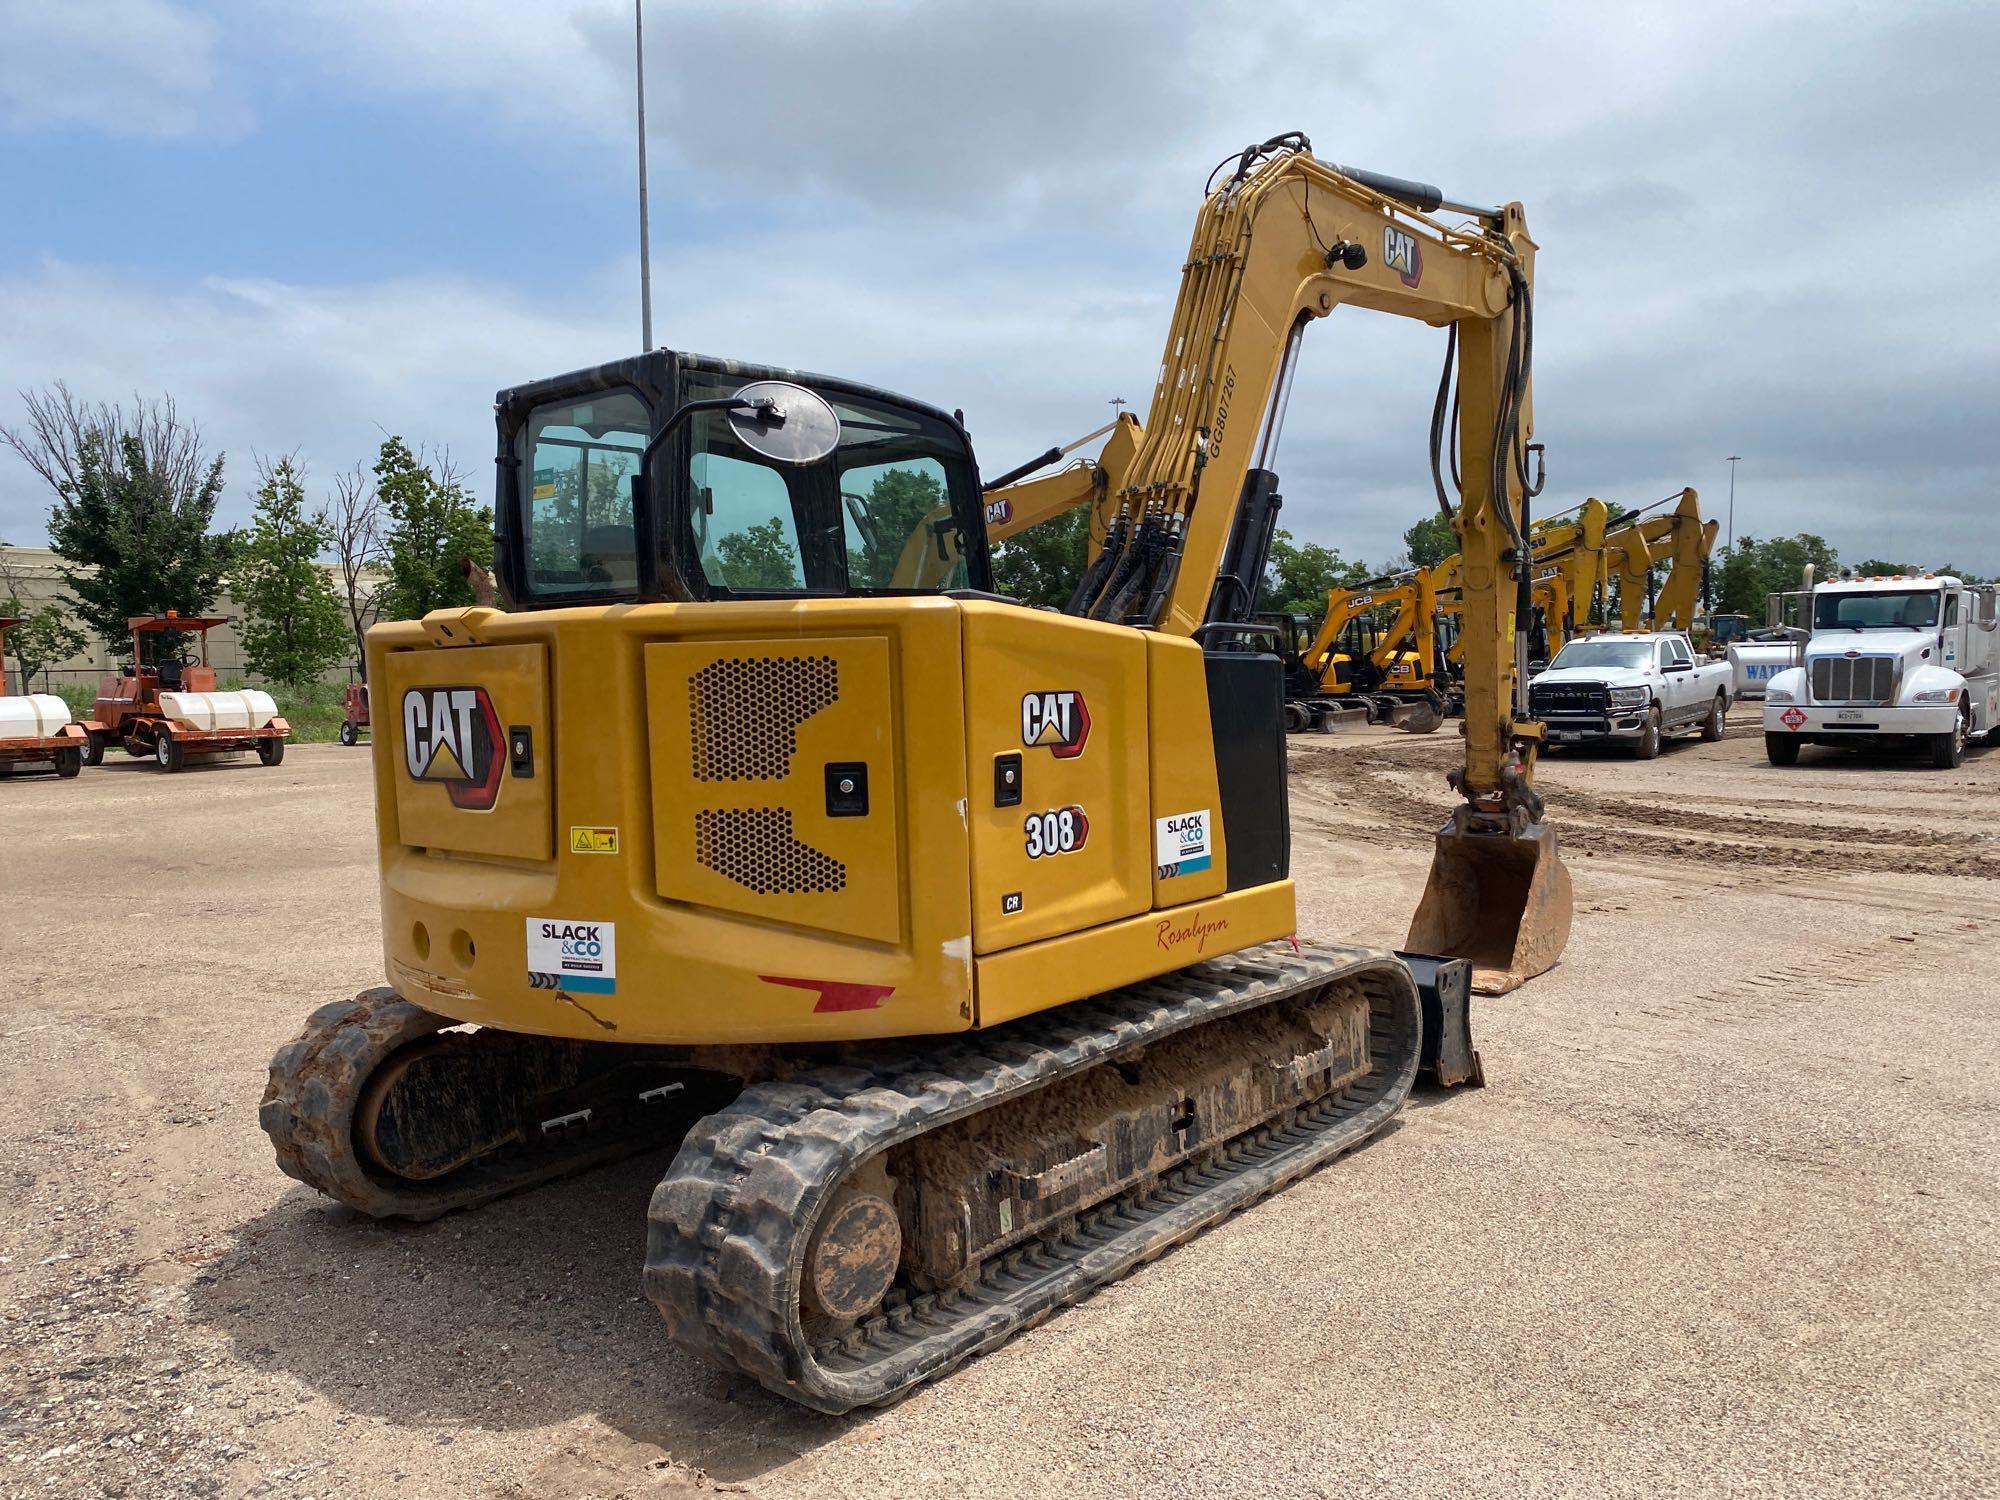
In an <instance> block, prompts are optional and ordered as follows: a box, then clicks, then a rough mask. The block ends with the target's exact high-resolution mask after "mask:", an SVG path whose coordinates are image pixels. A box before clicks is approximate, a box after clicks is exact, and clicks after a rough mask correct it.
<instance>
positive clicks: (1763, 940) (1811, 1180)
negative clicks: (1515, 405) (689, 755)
mask: <svg viewBox="0 0 2000 1500" xmlns="http://www.w3.org/2000/svg"><path fill="white" fill-rule="evenodd" d="M1754 731H1755V720H1754V716H1753V715H1752V713H1751V712H1750V711H1748V710H1746V711H1744V712H1743V713H1741V714H1739V716H1738V717H1737V719H1736V720H1735V721H1734V722H1733V723H1732V725H1731V730H1730V734H1729V736H1728V738H1726V739H1725V740H1724V741H1723V742H1722V743H1721V744H1718V745H1697V744H1692V743H1682V744H1675V745H1673V746H1671V747H1670V748H1669V750H1668V752H1667V753H1666V754H1665V755H1664V756H1663V757H1662V758H1661V759H1660V760H1658V761H1655V762H1652V763H1650V764H1640V763H1635V762H1631V761H1629V760H1626V759H1623V758H1622V757H1619V756H1616V755H1610V754H1605V755H1594V754H1587V753H1571V754H1567V755H1564V756H1562V757H1560V758H1556V759H1553V760H1551V761H1550V762H1549V764H1548V766H1547V769H1546V771H1545V774H1544V776H1543V786H1544V789H1545V791H1546V792H1547V795H1548V799H1549V803H1550V806H1551V808H1552V811H1553V815H1554V817H1555V818H1556V819H1557V821H1558V823H1559V825H1560V827H1561V829H1562V838H1563V840H1564V848H1565V851H1566V854H1567V857H1568V860H1569V864H1570V868H1571V870H1572V872H1573V874H1574V877H1575V883H1576V891H1577V924H1576V930H1575V934H1574V937H1573V938H1572V941H1571V944H1570V949H1569V955H1568V958H1567V960H1566V962H1565V963H1564V964H1563V965H1562V966H1561V967H1560V968H1558V969H1557V970H1555V971H1554V972H1552V973H1551V974H1549V975H1547V976H1545V977H1544V978H1542V979H1541V980H1538V981H1537V982H1535V983H1534V984H1533V985H1532V986H1530V987H1529V988H1528V989H1526V990H1524V991H1522V992H1520V993H1519V994H1517V995H1514V996H1510V997H1506V998H1504V999H1499V1000H1491V1001H1485V1002H1482V1004H1481V1007H1480V1009H1479V1010H1478V1011H1477V1013H1476V1016H1475V1021H1476V1025H1477V1028H1478V1035H1479V1042H1480V1046H1481V1049H1482V1052H1483V1054H1484V1057H1485V1061H1486V1068H1487V1076H1488V1079H1489V1083H1490V1087H1488V1088H1487V1089H1485V1090H1484V1091H1483V1092H1469V1091H1459V1092H1455V1093H1451V1094H1441V1095H1432V1096H1424V1097H1420V1098H1419V1099H1418V1101H1417V1102H1416V1104H1415V1105H1414V1107H1413V1108H1411V1109H1410V1110H1409V1111H1407V1112H1406V1113H1405V1115H1404V1116H1403V1117H1402V1120H1401V1122H1400V1123H1399V1125H1398V1126H1397V1127H1396V1128H1395V1129H1394V1130H1393V1131H1392V1132H1391V1133H1390V1134H1388V1135H1387V1136H1385V1137H1383V1138H1381V1139H1379V1140H1378V1141H1376V1142H1375V1143H1374V1144H1373V1145H1371V1146H1369V1147H1368V1148H1367V1149H1365V1150H1363V1151H1361V1152H1359V1153H1358V1154H1356V1155H1355V1156H1353V1157H1350V1158H1348V1159H1347V1160H1345V1161H1344V1162H1342V1163H1341V1164H1339V1165H1338V1166H1336V1167H1334V1168H1332V1169H1330V1170H1328V1171H1325V1172H1322V1173H1320V1174H1319V1175H1317V1176H1315V1177H1313V1178H1311V1179H1309V1180H1308V1181H1306V1182H1305V1183H1303V1184H1301V1185H1299V1186H1298V1187H1296V1188H1294V1189H1293V1190H1292V1191H1290V1192H1288V1193H1286V1194H1284V1195H1283V1196H1281V1197H1279V1198H1277V1199H1274V1200H1271V1201H1269V1202H1267V1203H1264V1204H1262V1205H1259V1206H1258V1207H1256V1208H1253V1209H1252V1210H1250V1211H1249V1212H1247V1213H1244V1214H1242V1215H1239V1216H1238V1217H1236V1218H1234V1219H1232V1220H1230V1221H1229V1222H1228V1223H1226V1224H1224V1225H1222V1226H1220V1227H1219V1228H1217V1229H1215V1230H1214V1231H1212V1232H1210V1233H1208V1234H1206V1235H1204V1236H1202V1237H1201V1238H1200V1239H1198V1240H1196V1241H1195V1242H1194V1243H1192V1244H1190V1245H1188V1246H1186V1247H1184V1248H1182V1249H1180V1250H1178V1251H1176V1252H1175V1253H1174V1254H1172V1255H1170V1256H1168V1257H1166V1258H1165V1259H1164V1260H1162V1261H1160V1262H1159V1263H1157V1264H1156V1265H1154V1266H1152V1267H1150V1268H1149V1269H1147V1270H1146V1271H1144V1272H1143V1273H1141V1274H1140V1275H1138V1276H1135V1277H1134V1278H1132V1279H1130V1280H1128V1281H1125V1282H1123V1283H1120V1284H1118V1285H1117V1286H1114V1287H1112V1288H1109V1289H1108V1290H1106V1291H1105V1292H1103V1293H1100V1294H1099V1295H1098V1296H1097V1297H1095V1298H1094V1299H1093V1300H1091V1301H1090V1302H1089V1303H1088V1304H1086V1305H1085V1306H1083V1307H1082V1308H1079V1309H1076V1310H1073V1311H1071V1312H1069V1313H1067V1314H1065V1315H1063V1316H1062V1317H1059V1318H1057V1319H1055V1320H1054V1321H1053V1322H1051V1323H1049V1324H1047V1325H1045V1326H1043V1327H1042V1328H1040V1329H1038V1330H1036V1331H1034V1332H1032V1333H1030V1334H1027V1335H1026V1336H1024V1337H1022V1338H1019V1339H1017V1340H1015V1341H1014V1342H1013V1343H1011V1344H1009V1345H1007V1346H1006V1347H1005V1348H1004V1349H1002V1350H1000V1351H998V1352H997V1353H995V1354H992V1355H989V1356H987V1357H985V1358H983V1359H980V1360H977V1361H975V1362H974V1363H972V1364H971V1365H969V1366H967V1367H965V1368H964V1369H962V1370H961V1371H960V1372H959V1373H958V1374H956V1375H954V1376H953V1377H952V1378H950V1379H949V1380H947V1381H945V1382H943V1383H942V1384H939V1385H935V1386H932V1387H929V1388H927V1389H925V1390H923V1391H921V1392H919V1393H918V1394H916V1395H915V1396H913V1397H911V1398H910V1399H908V1400H906V1401H904V1402H902V1403H901V1404H900V1405H897V1406H894V1407H892V1408H890V1409H888V1410H886V1411H881V1412H877V1413H874V1414H871V1415H865V1416H861V1417H856V1418H848V1419H831V1418H822V1417H817V1416H813V1415H810V1414H807V1413H804V1412H801V1411H798V1410H796V1409H794V1408H792V1407H790V1406H788V1405H787V1404H785V1403H783V1402H781V1401H778V1400H776V1399H774V1398H772V1397H769V1396H767V1395H766V1394H764V1393H763V1392H762V1391H760V1390H758V1389H756V1388H754V1387H751V1386H747V1385H745V1384H744V1383H742V1382H740V1381H736V1380H732V1379H730V1378H727V1377H724V1376H722V1375H719V1374H716V1373H713V1372H711V1371H708V1370H706V1369H704V1368H701V1367H698V1366H696V1365H693V1364H692V1363H690V1362H689V1361H687V1360H685V1359H683V1358H682V1357H681V1356H680V1355H678V1354H677V1353H676V1352H675V1351H674V1350H673V1349H672V1348H670V1347H669V1346H668V1345H667V1344H666V1342H665V1340H664V1337H663V1335H662V1331H661V1329H660V1328H659V1325H658V1319H657V1316H656V1315H655V1314H654V1312H653V1311H652V1309H651V1308H650V1307H649V1306H648V1305H647V1304H646V1303H645V1301H644V1300H643V1299H642V1298H641V1296H640V1295H639V1290H638V1275H637V1268H638V1262H639V1256H640V1251H641V1245H642V1240H643V1235H642V1213H643V1210H644V1205H645V1201H646V1197H647V1194H648V1192H649V1190H650V1187H651V1184H652V1182H653V1180H654V1179H655V1178H656V1177H657V1176H658V1174H659V1172H660V1170H661V1169H662V1168H663V1166H664V1163H663V1162H661V1161H658V1160H635V1161H631V1162H627V1163H624V1164H621V1165H618V1166H615V1167H611V1168H607V1169H603V1170H600V1171H597V1172H594V1173H590V1174H588V1175H586V1176H584V1177H582V1178H579V1179H576V1180H574V1181H571V1182H567V1183H562V1184H559V1185H557V1186H555V1187H552V1188H547V1189H543V1190H542V1191H540V1192H537V1193H533V1194H529V1195H526V1196H523V1197H521V1198H518V1199H514V1200H509V1201H506V1202H503V1203H501V1204H498V1205H495V1206H493V1207H490V1208H487V1209H485V1210H482V1211H481V1212H479V1213H476V1214H472V1215H461V1216H457V1217H454V1218H450V1219H447V1220H444V1221H442V1222H440V1223H437V1224H433V1225H428V1226H420V1227H409V1226H393V1225H380V1224H375V1223H371V1222H369V1221H366V1220H361V1219H358V1218H356V1217H354V1216H353V1215H351V1214H349V1213H347V1212H345V1211H344V1210H340V1209H338V1208H334V1207H331V1206H329V1205H327V1204H326V1203H324V1202H323V1201H320V1200H318V1199H316V1198H314V1197H313V1196H311V1195H310V1194H308V1193H307V1192H305V1191H304V1190H303V1189H301V1188H299V1187H297V1186H296V1185H295V1184H293V1183H291V1182H290V1181H289V1180H288V1179H286V1178H284V1177H281V1176H280V1175H279V1174H278V1173H277V1171H276V1169H275V1168H274V1166H273V1165H272V1163H271V1159H270V1153H269V1149H268V1147H267V1145H266V1143H265V1141H264V1138H263V1136H262V1134H261V1133H260V1132H259V1131H258V1129H257V1124H256V1101H257V1097H258V1094H259V1093H260V1091H261V1088H262V1084H263V1074H264V1068H265V1064H266V1062H267V1060H268V1059H269V1056H270V1054H271V1052H272V1051H273V1050H274V1049H275V1048H276V1047H277V1046H278V1045H279V1044H280V1043H282V1042H284V1041H285V1040H287V1039H288V1038H289V1037H290V1036H291V1035H292V1034H293V1033H294V1032H295V1031H296V1030H297V1028H298V1025H299V1023H300V1021H301V1019H302V1018H303V1017H304V1015H305V1014H306V1012H308V1011H309V1010H311V1009H312V1008H313V1007H314V1006H316V1005H318V1004H321V1003H323V1002H324V1001H327V1000H331V999H336V998H341V997H344V996H346V995H348V994H351V993H352V992H353V991H355V990H356V989H359V988H361V987H363V986H366V985H369V984H373V983H376V982H378V975H377V972H376V970H377V962H378V959H377V950H376V946H375V906H374V870H373V845H372V828H371V816H370V811H369V803H368V798H367V790H368V767H367V758H366V756H365V755H363V754H361V753H359V752H354V751H343V750H341V749H339V748H337V747H331V746H327V747H306V748H297V749H294V751H293V752H292V753H291V754H290V755H289V756H288V757H287V758H286V760H285V763H284V764H283V765H282V766H281V767H279V768H277V769H275V770H266V769H263V768H259V767H257V766H256V765H255V764H254V762H243V763H238V764H231V765H222V766H216V767H212V768H207V767H204V768H198V769H194V770H190V771H189V772H187V773H185V774H184V775H182V776H180V777H178V778H167V777H163V776H160V775H158V774H157V773H155V772H153V771H151V770H149V769H147V768H145V767H142V766H140V765H137V764H128V763H125V762H123V761H122V759H121V758H117V757H114V758H113V760H112V761H111V762H108V763H107V764H106V765H105V766H104V767H103V768H101V769H99V770H92V771H88V772H86V773H85V775H84V776H83V778H82V779H81V780H79V781H74V782H56V781H55V780H53V779H52V778H49V777H44V776H36V777H18V778H15V779H13V780H12V781H10V782H8V783H4V784H0V911H4V915H5V923H6V927H5V931H6V938H5V941H4V944H0V953H4V955H5V961H6V963H5V967H6V971H7V978H8V984H7V987H6V989H5V992H4V1000H0V1041H4V1046H0V1181H4V1182H5V1184H6V1189H7V1191H6V1198H5V1205H6V1212H5V1219H4V1223H5V1229H4V1233H0V1494H6V1495H21V1496H43V1495H103V1494H113V1495H131V1496H148V1497H150V1496H180V1495H230V1496H233V1495H247V1496H267V1495H268V1496H281V1495H282V1496H294V1495H312V1496H331V1495H370V1496H373V1495H387V1494H396V1495H441V1496H457V1495H475V1496H492V1497H531V1496H532V1497H543V1496H551V1497H555V1496H561V1497H581V1496H604V1497H611V1496H652V1495H666V1494H678V1493H682V1492H686V1491H698V1490H706V1489H719V1490H734V1491H739V1492H747V1493H751V1494H756V1495H763V1496H772V1497H777V1496H814V1497H818V1496H845V1495H854V1496H861V1495H866V1496H869V1497H882V1496H892V1497H893V1496H936V1495H940V1494H964V1495H968V1496H996V1497H999V1496H1018V1495H1024V1494H1063V1495H1083V1496H1099V1495H1101V1496H1123V1495H1137V1494H1144V1495H1146V1496H1148V1497H1162V1500H1164V1497H1171V1496H1180V1495H1285V1496H1299V1495H1327V1496H1333V1495H1339V1496H1343V1497H1345V1496H1365V1495H1378V1494H1379V1495H1390V1494H1394V1495H1405V1496H1408V1495H1419V1496H1429V1495H1437V1496H1467V1495H1505V1496H1517V1495H1569V1494H1574V1495H1592V1496H1597V1495H1633V1496H1663V1495H1717V1496H1720V1495H1738V1494H1745V1493H1753V1492H1754V1493H1762V1494H1773V1495H1802V1496H1803V1495H1812V1496H1819V1495H1854V1496H1881V1495H1894V1494H1912V1495H1940V1496H1943V1495H1950V1496H1961V1495H1973V1494H1986V1493H1995V1492H1996V1488H1995V1480H1994V1478H1993V1476H1994V1474H1995V1472H1996V1461H2000V1422H1996V1417H1995V1413H1996V1411H2000V1377H1996V1370H2000V1358H1996V1356H2000V1315H1996V1299H1995V1296H1994V1293H1995V1281H1996V1276H1995V1262H1996V1252H2000V1231H1996V1222H1995V1218H1996V1216H1995V1208H1996V1202H2000V1196H1996V1192H1995V1181H1996V1167H2000V1147H1996V1129H1995V1127H1996V1123H2000V1068H1996V1060H2000V1042H1996V1040H1995V1038H1996V1034H1997V1033H1996V1028H1995V1026H1994V1025H1993V1022H1994V1019H1995V1012H1996V1003H1995V1000H1994V995H1993V979H1994V973H1995V967H1994V964H1993V960H1992V954H1993V952H1994V945H1995V939H1996V936H2000V824H1996V821H1995V819H1994V816H1993V812H1992V808H1993V806H1994V803H1993V800H1992V799H1993V796H1994V793H1995V791H1996V790H2000V749H1995V750H1985V749H1979V748H1975V749H1974V751H1973V752H1972V753H1971V755H1970V756H1969V757H1968V759H1967V761H1966V764H1965V766H1964V768H1963V769H1961V770H1959V771H1955V772H1938V771H1931V770H1928V769H1925V768H1922V767H1920V766H1918V765H1916V764H1914V763H1908V762H1903V761H1899V760H1892V759H1886V758H1883V759H1866V760H1863V759H1854V760H1849V759H1844V758H1837V757H1832V756H1830V755H1828V754H1824V753H1823V754H1820V755H1815V754H1814V753H1813V752H1811V751H1808V752H1807V756H1806V763H1804V764H1802V765H1800V766H1799V767H1797V768H1796V769H1792V770H1783V771H1780V770H1775V769H1772V768H1771V767H1769V766H1767V765H1765V764H1764V761H1763V757H1762V751H1761V745H1760V743H1759V741H1758V739H1757V736H1756V734H1755V732H1754ZM1455 750H1456V744H1455V741H1454V740H1453V738H1452V737H1451V733H1450V729H1449V728H1447V729H1446V730H1445V731H1443V732H1441V733H1439V734H1436V735H1431V736H1405V735H1400V734H1395V733H1393V732H1389V731H1376V730H1364V731H1359V732H1355V733H1352V734H1343V735H1337V736H1330V737H1325V738H1321V737H1302V738H1301V739H1299V740H1297V741H1295V743H1294V747H1293V780H1292V788H1293V790H1292V797H1293V803H1292V810H1293V821H1294V827H1295V830H1296V837H1295V846H1294V866H1295V870H1296V872H1297V874H1298V877H1299V882H1300V888H1301V914H1300V925H1301V929H1302V930H1303V931H1306V932H1310V933H1313V934H1317V935H1323V936H1327V937H1338V938H1345V939H1351V940H1356V941H1361V942H1371V943H1379V944H1388V943H1393V942H1395V941H1397V940H1399V939H1400V937H1401V935H1402V931H1403V927H1404V925H1405V923H1406V921H1407V917H1408V913H1409V912H1410V911H1411V910H1412V908H1413V907H1414V904H1415V901H1416V897H1417V893H1418V891H1419V889H1420V887H1421V884H1422V879H1423V872H1424V869H1425V867H1426V863H1427V859H1428V850H1427V847H1426V834H1427V832H1428V830H1429V829H1430V828H1431V827H1432V826H1434V825H1435V824H1436V823H1437V822H1439V821H1441V820H1442V815H1443V812H1444V809H1445V808H1446V806H1447V804H1448V800H1449V794H1448V793H1447V792H1446V791H1445V789H1444V785H1443V771H1444V769H1445V767H1446V766H1447V765H1448V764H1449V763H1450V761H1451V758H1452V756H1453V754H1454V752H1455Z"/></svg>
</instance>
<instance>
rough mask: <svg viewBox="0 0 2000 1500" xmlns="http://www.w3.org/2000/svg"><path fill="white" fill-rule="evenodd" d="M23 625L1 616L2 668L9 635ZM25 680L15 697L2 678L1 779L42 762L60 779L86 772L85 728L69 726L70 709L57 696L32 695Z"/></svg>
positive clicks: (77, 725)
mask: <svg viewBox="0 0 2000 1500" xmlns="http://www.w3.org/2000/svg"><path fill="white" fill-rule="evenodd" d="M20 623H21V618H20V616H18V615H0V666H4V664H5V662H6V660H7V632H8V631H9V630H11V629H12V628H13V627H14V626H16V625H19V624H20ZM26 676H27V674H26V673H25V672H24V673H23V674H22V678H23V681H22V683H21V692H20V694H19V695H18V696H14V697H9V696H8V695H7V685H6V681H5V678H4V677H0V776H11V775H13V774H14V767H16V766H24V765H34V764H36V763H38V762H41V761H47V762H48V763H49V764H50V765H52V766H53V767H55V772H56V775H58V776H62V777H70V776H74V775H76V773H77V772H78V771H81V770H82V769H83V743H84V739H83V726H82V725H81V724H72V723H71V722H70V718H69V705H68V704H67V703H65V702H63V700H62V699H60V698H58V697H56V696H55V694H53V693H31V692H29V691H28V690H27V689H28V684H27V681H26Z"/></svg>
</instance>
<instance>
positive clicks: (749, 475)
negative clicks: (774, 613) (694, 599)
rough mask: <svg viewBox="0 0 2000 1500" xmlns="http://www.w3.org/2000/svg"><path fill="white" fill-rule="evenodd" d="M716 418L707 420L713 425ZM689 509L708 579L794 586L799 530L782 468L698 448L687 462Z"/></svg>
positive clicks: (799, 582)
mask: <svg viewBox="0 0 2000 1500" xmlns="http://www.w3.org/2000/svg"><path fill="white" fill-rule="evenodd" d="M719 420H720V419H714V418H711V419H707V421H706V423H705V425H707V426H708V427H710V428H711V429H712V428H713V427H715V426H716V425H718V423H719ZM688 473H689V479H690V480H691V482H692V486H693V488H692V490H691V492H690V495H689V502H690V503H689V506H688V509H689V513H690V515H691V516H692V518H693V524H694V534H695V541H696V544H697V545H698V547H699V548H700V555H701V570H702V573H703V574H704V575H705V576H706V577H707V579H708V580H709V582H710V583H719V584H721V585H722V586H723V587H725V588H729V589H739V590H759V589H772V590H798V589H803V588H804V587H805V575H804V573H803V572H801V571H800V566H799V533H798V523H797V518H796V516H795V515H794V513H793V508H792V496H791V491H790V490H789V489H787V488H786V485H785V474H784V471H783V470H781V469H779V468H777V467H775V466H773V465H770V464H766V463H763V462H761V461H760V460H758V459H757V458H756V457H755V455H750V456H747V457H740V458H739V457H732V456H730V455H729V454H726V453H708V452H703V451H701V450H700V448H699V446H697V450H696V452H695V454H694V456H693V457H692V458H690V459H689V461H688Z"/></svg>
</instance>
